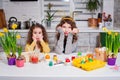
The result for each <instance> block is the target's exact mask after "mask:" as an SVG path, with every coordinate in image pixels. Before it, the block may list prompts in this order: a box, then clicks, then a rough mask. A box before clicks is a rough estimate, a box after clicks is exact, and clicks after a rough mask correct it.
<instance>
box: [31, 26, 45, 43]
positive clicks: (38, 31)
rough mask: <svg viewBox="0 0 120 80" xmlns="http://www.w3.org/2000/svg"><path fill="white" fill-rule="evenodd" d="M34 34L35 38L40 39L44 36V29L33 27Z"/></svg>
mask: <svg viewBox="0 0 120 80" xmlns="http://www.w3.org/2000/svg"><path fill="white" fill-rule="evenodd" d="M32 35H33V36H32V37H33V39H35V40H37V41H38V40H40V39H41V38H42V36H43V33H42V29H41V28H35V29H33V34H32Z"/></svg>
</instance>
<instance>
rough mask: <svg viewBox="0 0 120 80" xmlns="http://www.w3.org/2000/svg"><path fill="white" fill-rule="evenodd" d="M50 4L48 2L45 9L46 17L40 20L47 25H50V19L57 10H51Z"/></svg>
mask: <svg viewBox="0 0 120 80" xmlns="http://www.w3.org/2000/svg"><path fill="white" fill-rule="evenodd" d="M52 6H53V5H52V4H51V3H48V10H47V11H46V14H47V15H46V17H45V18H44V19H43V20H42V23H43V22H45V23H46V26H47V27H51V21H52V20H53V19H54V15H55V13H56V12H57V11H55V12H52V10H51V8H52Z"/></svg>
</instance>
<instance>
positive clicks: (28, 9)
mask: <svg viewBox="0 0 120 80" xmlns="http://www.w3.org/2000/svg"><path fill="white" fill-rule="evenodd" d="M0 1H1V0H0ZM103 1H104V4H103V12H106V13H107V14H111V15H112V17H113V12H114V11H113V9H114V0H103ZM0 5H1V2H0ZM3 8H4V10H5V15H6V20H7V21H8V20H9V18H10V17H11V16H14V17H17V19H18V20H19V21H25V20H28V19H29V18H32V19H33V20H35V21H38V22H41V20H42V18H43V16H42V0H38V1H36V2H10V0H3ZM112 19H113V18H112ZM78 24H85V25H86V23H83V22H82V23H78Z"/></svg>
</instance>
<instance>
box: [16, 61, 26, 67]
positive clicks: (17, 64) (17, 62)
mask: <svg viewBox="0 0 120 80" xmlns="http://www.w3.org/2000/svg"><path fill="white" fill-rule="evenodd" d="M24 62H25V61H24V59H21V60H19V59H17V60H16V66H17V67H23V66H24Z"/></svg>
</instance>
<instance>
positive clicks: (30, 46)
mask: <svg viewBox="0 0 120 80" xmlns="http://www.w3.org/2000/svg"><path fill="white" fill-rule="evenodd" d="M35 45H36V42H35V41H33V42H32V43H31V44H30V45H29V44H27V45H26V46H25V51H26V52H28V51H34V48H35Z"/></svg>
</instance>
